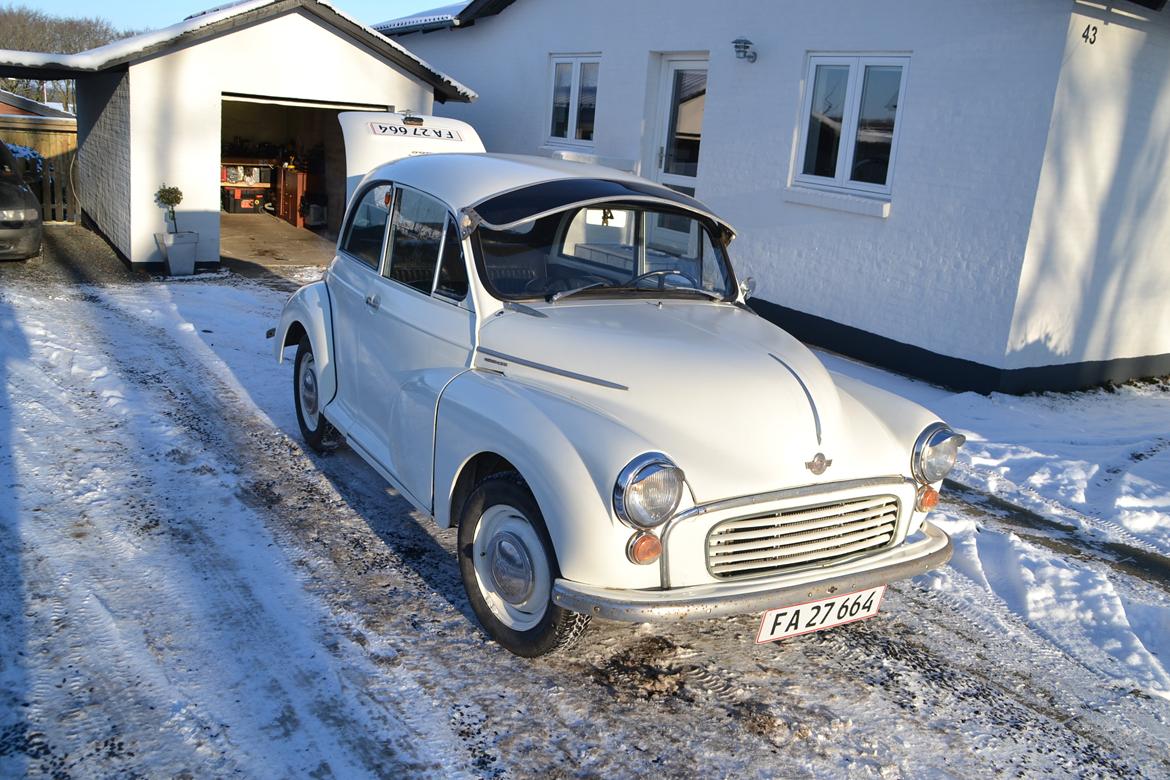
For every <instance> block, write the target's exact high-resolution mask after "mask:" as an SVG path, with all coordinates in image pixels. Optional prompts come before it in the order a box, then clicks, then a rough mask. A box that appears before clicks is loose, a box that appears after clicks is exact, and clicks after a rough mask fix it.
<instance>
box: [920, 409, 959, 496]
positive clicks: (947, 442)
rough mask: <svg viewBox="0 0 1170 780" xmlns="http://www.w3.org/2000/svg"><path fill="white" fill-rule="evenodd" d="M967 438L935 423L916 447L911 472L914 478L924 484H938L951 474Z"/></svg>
mask: <svg viewBox="0 0 1170 780" xmlns="http://www.w3.org/2000/svg"><path fill="white" fill-rule="evenodd" d="M965 441H967V437H965V436H961V435H959V434H957V433H955V432H954V431H952V430H951V429H950V428H948V427H947V426H945V425H943V424H942V423H935V424H934V425H932V426H930V427H929V428H927V429H926V430H925V431H923V432H922V435H921V436H919V437H918V441H917V443H915V445H914V457H913V459H912V461H911V470H912V471H913V473H914V478H915V479H917V480H918V481H919V482H922V483H927V484H929V483H932V482H938V481H939V480H941V479H943V478H944V477H946V475H947V474H950V473H951V469H952V468H954V467H955V458H957V457H958V456H959V447H962V446H963V443H964V442H965Z"/></svg>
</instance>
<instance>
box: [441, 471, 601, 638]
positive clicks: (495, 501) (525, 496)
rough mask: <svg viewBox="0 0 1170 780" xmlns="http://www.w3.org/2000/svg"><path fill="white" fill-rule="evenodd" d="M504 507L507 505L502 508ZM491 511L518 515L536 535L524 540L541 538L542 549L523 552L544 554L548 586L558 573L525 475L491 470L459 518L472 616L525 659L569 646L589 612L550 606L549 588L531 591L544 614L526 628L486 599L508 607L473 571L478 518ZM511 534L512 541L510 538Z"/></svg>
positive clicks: (462, 565)
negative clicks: (543, 591) (501, 614)
mask: <svg viewBox="0 0 1170 780" xmlns="http://www.w3.org/2000/svg"><path fill="white" fill-rule="evenodd" d="M504 507H507V508H508V509H507V510H505V509H503V508H504ZM493 508H496V509H493ZM512 510H514V511H512ZM493 513H494V514H496V515H499V514H501V513H509V515H510V518H511V519H512V520H516V519H521V518H522V520H523V521H526V522H527V523H528V525H529V526H530V527H531V529H532V531H533V532H534V537H528V538H529V539H531V538H535V539H537V540H539V548H540V549H539V550H531V549H528V548H527V546H526V547H525V550H526V552H527V554H528V555H529V556H533V557H534V556H537V555H540V556H543V559H544V565H545V566H546V567H547V573H548V575H549V577H550V579H549V586H550V588H551V584H552V582H554V581H555V580H556V578H557V577H559V576H560V567H559V566H558V565H557V559H556V555H555V554H554V551H553V546H552V541H551V540H550V538H549V535H548V529H547V528H545V525H544V516H543V515H542V514H541V512H540V507H539V506H537V504H536V499H535V498H533V496H532V491H531V490H529V489H528V485H527V484H525V482H524V480H523V478H521V476H520V475H519V474H517V473H516V472H514V471H509V472H502V473H498V474H492V475H491V476H489V477H486V478H485V479H484V480H482V481H481V482H480V483H479V484H478V485H477V486H476V488H475V490H473V491H472V493H471V495H470V496H469V497H468V499H467V502H466V503H465V504H464V505H463V510H462V512H461V513H460V517H459V571H460V573H461V574H462V575H463V587H464V588H465V589H466V591H467V598H468V600H470V602H471V608H472V609H473V610H474V611H475V615H476V617H478V618H479V622H480V624H481V625H482V626H483V627H484V629H486V630H487V632H488V634H490V635H491V637H492V638H493V639H495V640H496V642H498V643H499V644H500V645H501V646H502V647H504V648H505V649H506V650H508V651H510V652H512V653H515V654H516V655H518V656H522V657H524V658H536V657H538V656H542V655H547V654H549V653H554V652H556V651H558V650H563V649H565V648H567V647H569V646H570V645H572V644H573V643H574V642H576V641H577V640H578V639H579V638H580V637H581V634H583V633H584V632H585V628H586V627H587V626H588V625H589V616H588V615H582V614H579V613H577V612H571V611H569V610H567V609H563V608H562V607H559V606H557V605H556V604H554V603H553V602H552V598H551V590H550V591H549V592H548V594H547V595H544V596H543V598H540V594H539V593H538V592H534V594H533V598H534V599H536V601H537V602H543V606H544V612H543V614H542V615H541V616H540V617H539V620H538V621H537V622H536V623H535V625H533V626H532V627H531V628H527V629H518V628H515V627H512V626H509V625H508V624H507V623H505V622H504V620H502V619H501V618H500V617H499V616H498V615H497V614H496V612H495V611H493V608H492V606H491V605H490V604H489V600H492V603H495V604H496V605H497V607H496V608H497V609H501V608H503V609H505V610H506V609H507V607H506V605H504V604H502V600H504V597H503V596H502V595H501V593H499V592H497V591H495V590H493V589H492V588H493V586H494V583H493V582H492V581H491V580H489V581H488V582H487V583H486V584H484V582H483V581H484V579H485V578H484V577H482V576H480V574H477V571H476V562H475V558H476V553H475V549H476V534H477V530H479V528H480V524H481V521H483V520H484V518H485V517H490V516H492V514H493ZM489 522H490V521H489ZM511 538H512V539H515V537H514V536H513V537H511ZM481 545H482V542H481ZM481 557H482V554H481ZM534 564H536V565H539V562H536V561H534ZM485 590H487V591H490V592H485Z"/></svg>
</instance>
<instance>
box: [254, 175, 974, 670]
mask: <svg viewBox="0 0 1170 780" xmlns="http://www.w3.org/2000/svg"><path fill="white" fill-rule="evenodd" d="M732 237H733V232H732V229H731V228H730V227H729V226H728V225H727V224H726V223H725V222H724V221H723V220H721V219H720V218H719V217H718V216H717V215H715V214H713V213H711V211H709V210H708V209H707V208H706V207H704V206H703V205H702V204H701V203H699V202H698V201H696V200H694V199H692V198H690V197H687V196H685V195H681V194H679V193H677V192H675V191H673V190H670V189H668V188H666V187H663V186H660V185H658V184H655V183H652V182H650V181H647V180H645V179H641V178H638V177H635V176H632V175H627V174H623V173H620V172H618V171H616V170H611V169H608V168H602V167H598V166H589V165H582V164H578V163H570V162H561V161H555V160H550V159H545V158H536V157H518V156H505V155H494V154H434V155H427V156H415V157H408V158H405V159H401V160H398V161H396V162H392V163H389V164H386V165H382V166H379V167H377V168H376V169H374V170H373V171H372V172H370V173H369V174H368V175H367V176H365V178H364V180H362V181H361V183H360V184H359V185H358V186H357V187H356V189H355V192H354V197H353V198H352V199H351V205H350V208H349V210H348V213H347V215H346V219H345V224H344V230H343V232H342V235H341V238H340V240H339V242H338V248H337V256H336V258H335V259H334V260H333V262H332V264H331V265H330V266H329V269H328V271H327V272H326V274H325V277H324V279H323V280H322V281H320V282H317V283H314V284H310V285H308V286H306V287H303V288H301V289H300V290H299V291H298V292H296V293H295V294H294V295H293V296H292V298H291V299H290V300H289V302H288V304H287V305H286V306H285V308H284V312H283V314H282V316H281V319H280V323H279V327H278V328H277V330H276V332H275V336H276V352H277V357H278V358H280V357H281V356H282V355H283V353H284V350H285V348H287V347H296V363H295V371H294V374H293V382H294V387H293V391H294V392H293V395H294V399H295V403H296V411H297V418H298V420H299V422H300V428H301V432H302V434H303V436H304V439H305V441H306V442H307V443H308V444H309V445H310V446H311V447H314V448H320V447H322V446H323V444H325V442H326V441H327V439H328V438H329V437H330V435H331V432H332V431H333V430H336V431H337V432H338V433H339V434H340V435H341V436H343V437H344V438H345V440H346V441H347V442H348V443H349V445H350V446H351V447H352V448H353V449H354V450H355V451H356V452H357V453H359V454H360V455H361V456H362V457H363V458H364V459H365V460H366V461H367V462H368V463H369V464H370V465H371V466H372V467H373V468H374V469H376V470H377V471H378V472H379V473H380V474H381V475H382V476H384V477H385V479H386V480H387V481H389V482H390V483H391V484H392V485H393V486H394V488H395V489H396V490H397V491H398V492H399V493H401V495H402V496H404V497H405V498H407V499H408V500H409V501H410V502H411V503H412V504H413V505H414V506H415V507H416V508H417V509H418V510H419V511H420V512H421V513H423V514H425V515H428V516H430V517H433V518H434V521H435V522H436V523H437V524H438V525H439V526H441V527H448V526H452V525H455V526H458V540H459V541H458V550H459V553H458V555H459V564H460V569H461V572H462V576H463V582H464V585H465V586H466V589H467V595H468V598H469V599H470V602H471V606H472V607H473V609H474V610H475V614H476V615H477V616H478V618H479V620H480V621H481V622H482V624H483V626H484V627H485V628H486V629H487V631H488V633H489V634H490V635H491V636H492V637H494V638H495V639H496V640H497V641H498V642H499V643H500V644H501V645H503V646H504V647H505V648H507V649H508V650H510V651H512V652H514V653H517V654H519V655H523V656H537V655H541V654H544V653H548V652H550V651H553V650H556V649H558V648H562V647H565V646H566V645H568V644H569V643H570V642H572V641H573V640H574V639H576V638H577V637H578V636H579V635H580V634H581V633H582V631H583V629H584V628H585V626H586V624H587V622H588V621H589V619H590V618H591V617H594V616H596V617H599V618H605V619H610V620H620V621H638V622H642V621H659V620H674V619H694V618H711V617H715V616H720V615H730V614H742V613H752V612H758V613H762V618H761V625H760V631H759V636H758V638H757V641H770V640H773V639H778V638H783V637H788V636H793V635H796V634H800V633H804V632H807V631H811V630H816V629H819V628H825V627H828V626H832V625H838V624H841V623H845V622H849V621H850V620H857V619H861V618H863V617H868V616H871V615H872V614H874V613H875V612H876V611H877V609H878V604H879V603H880V600H881V593H882V590H883V589H884V586H885V584H886V583H888V582H890V581H892V580H896V579H899V578H904V577H909V576H912V575H915V574H919V573H922V572H924V571H927V570H928V569H931V568H933V567H937V566H940V565H942V564H943V563H945V562H946V561H947V559H948V558H949V556H950V552H951V549H950V540H949V539H948V538H947V536H946V535H945V534H944V533H943V532H941V531H940V530H939V529H938V528H936V527H935V526H933V525H932V524H931V523H929V522H927V521H926V519H925V518H926V514H927V512H928V511H929V510H930V509H931V508H932V507H933V506H934V505H935V503H936V502H937V501H938V493H937V489H938V487H939V483H940V482H941V481H942V479H943V478H944V477H945V476H946V474H947V472H948V471H949V470H950V469H951V467H952V465H953V464H954V460H955V456H956V451H957V449H958V447H959V446H960V445H961V444H962V443H963V438H962V437H961V436H959V435H957V434H955V433H954V432H952V431H951V430H950V429H949V428H947V426H946V425H944V424H943V423H942V422H940V421H939V420H938V419H937V418H936V417H935V415H933V414H931V413H930V412H928V411H927V410H925V409H923V408H921V407H919V406H917V405H915V404H913V403H910V402H909V401H906V400H904V399H902V398H899V397H897V396H894V395H891V394H890V393H887V392H884V391H882V390H879V389H876V388H874V387H871V386H868V385H866V384H864V383H862V382H859V381H857V380H854V379H851V378H848V377H845V376H841V375H837V374H833V373H831V372H829V371H827V370H826V369H825V367H824V366H823V365H822V364H821V363H820V361H818V360H817V358H816V357H815V356H814V355H813V354H812V353H811V352H810V351H809V350H808V349H806V348H805V347H804V346H803V345H802V344H801V343H799V342H798V341H796V340H795V339H794V338H792V337H791V336H789V335H788V334H787V333H785V332H784V331H783V330H780V329H779V328H777V327H775V326H773V325H772V324H770V323H768V322H767V321H765V320H764V319H762V318H761V317H759V316H757V315H756V314H755V313H753V312H752V310H751V309H749V308H748V307H747V306H746V305H745V298H746V296H747V294H748V292H749V288H748V285H746V284H745V285H741V284H739V283H738V282H737V280H736V277H735V273H734V271H733V270H732V267H731V263H730V261H729V258H728V252H727V245H728V242H729V241H730V240H731V239H732Z"/></svg>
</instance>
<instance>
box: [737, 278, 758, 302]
mask: <svg viewBox="0 0 1170 780" xmlns="http://www.w3.org/2000/svg"><path fill="white" fill-rule="evenodd" d="M755 293H756V280H755V279H754V278H752V277H750V276H749V277H748V278H746V279H744V280H743V281H742V282H740V283H739V294H740V295H741V296H743V299H744V300H745V301H746V300H747V299H748V298H750V297H752V296H753V295H755Z"/></svg>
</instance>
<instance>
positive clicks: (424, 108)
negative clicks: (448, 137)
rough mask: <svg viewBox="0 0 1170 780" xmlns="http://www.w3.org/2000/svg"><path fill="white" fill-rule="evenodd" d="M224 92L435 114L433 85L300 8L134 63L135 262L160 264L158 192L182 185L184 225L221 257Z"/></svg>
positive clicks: (207, 256) (207, 254)
mask: <svg viewBox="0 0 1170 780" xmlns="http://www.w3.org/2000/svg"><path fill="white" fill-rule="evenodd" d="M224 92H236V93H242V94H251V95H265V96H275V97H283V98H292V99H298V100H319V101H333V102H342V103H346V102H349V103H362V104H385V105H393V106H395V107H396V108H397V109H399V110H401V109H406V108H409V109H412V110H414V111H416V112H419V113H429V112H430V111H431V106H432V102H433V90H432V88H431V87H430V86H428V85H426V84H424V83H423V82H422V81H420V80H418V79H416V78H414V77H413V76H408V75H406V74H403V73H402V72H401V71H398V70H396V69H395V68H394V66H393V65H390V64H388V63H387V62H385V61H384V60H382V59H380V58H378V57H377V56H376V55H375V54H373V53H372V52H370V51H368V50H366V49H365V48H364V47H361V46H360V45H359V44H356V43H351V42H350V41H349V40H348V39H344V38H342V37H340V36H339V35H338V34H337V33H336V31H334V30H332V29H330V28H328V27H326V26H324V25H323V24H322V23H320V22H319V21H317V20H316V18H315V17H312V16H309V15H307V14H304V13H302V12H294V13H290V14H287V15H285V16H281V17H278V18H275V19H270V20H268V21H265V22H262V23H260V24H256V25H253V26H251V27H247V28H243V29H241V30H238V31H236V32H233V33H231V34H230V35H224V36H221V37H219V38H215V39H211V40H205V41H201V42H199V43H198V44H197V45H193V46H189V47H187V48H185V49H180V50H178V51H175V52H172V53H169V54H165V55H163V56H159V57H156V58H154V59H150V60H146V61H144V62H141V63H138V64H135V65H133V66H131V68H130V101H131V125H132V128H133V132H134V144H135V146H134V158H133V168H132V181H131V224H132V228H133V230H132V234H133V235H132V245H131V251H130V259H131V260H132V261H133V262H160V261H161V260H162V256H161V254H160V253H159V252H158V249H157V247H156V246H155V243H154V236H153V234H154V233H156V232H159V233H161V232H163V231H164V230H165V229H166V227H165V222H164V218H163V210H162V209H161V208H159V207H158V205H157V204H155V202H154V193H155V191H156V190H157V189H158V188H159V186H160V185H161V184H162V183H163V182H164V181H165V182H166V183H167V184H169V185H173V186H177V187H179V188H180V189H181V190H182V191H183V203H182V205H181V206H179V209H178V211H179V227H180V228H181V229H183V230H195V231H198V233H199V248H198V257H197V259H198V260H200V261H216V260H218V259H219V209H220V194H219V189H220V188H219V158H220V115H221V99H222V94H223V93H224Z"/></svg>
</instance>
